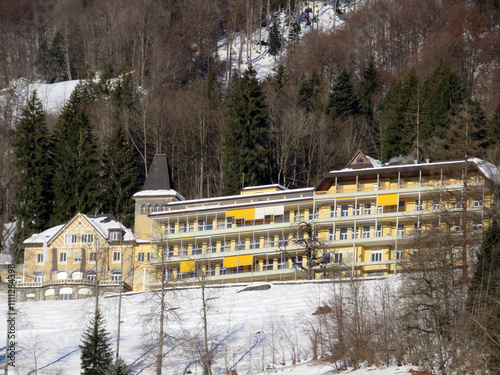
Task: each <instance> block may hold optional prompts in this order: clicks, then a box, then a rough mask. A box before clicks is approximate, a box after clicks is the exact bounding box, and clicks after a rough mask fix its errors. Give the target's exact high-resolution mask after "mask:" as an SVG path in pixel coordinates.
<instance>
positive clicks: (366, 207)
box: [363, 202, 372, 215]
mask: <svg viewBox="0 0 500 375" xmlns="http://www.w3.org/2000/svg"><path fill="white" fill-rule="evenodd" d="M371 213H372V204H371V203H370V202H366V203H365V204H364V205H363V215H370V214H371Z"/></svg>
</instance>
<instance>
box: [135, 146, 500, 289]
mask: <svg viewBox="0 0 500 375" xmlns="http://www.w3.org/2000/svg"><path fill="white" fill-rule="evenodd" d="M498 175H499V174H498V169H497V168H496V167H495V166H493V165H491V164H489V163H486V162H484V161H482V160H480V159H471V160H470V161H469V162H467V163H465V162H464V161H450V162H438V163H414V164H406V165H384V164H382V163H380V162H379V161H377V160H375V159H372V158H370V157H368V156H367V155H365V154H364V153H362V152H361V151H359V152H358V153H357V154H356V156H355V157H354V158H353V159H352V160H351V162H350V163H349V164H348V165H347V167H346V168H345V169H342V170H338V171H332V172H330V173H328V174H327V176H326V177H325V178H324V179H323V181H322V182H321V183H320V184H319V185H318V186H317V187H316V188H306V189H293V190H289V189H287V188H285V187H283V186H280V185H267V186H256V187H248V188H245V189H243V190H242V191H241V194H240V195H235V196H226V197H217V198H207V199H197V200H184V199H183V198H182V197H181V196H179V195H177V193H176V192H175V191H172V190H163V191H160V190H158V191H157V194H155V193H154V190H153V191H151V190H150V191H143V192H140V193H138V194H136V195H135V199H136V213H137V215H136V228H143V229H142V230H143V231H147V230H146V229H144V228H146V227H148V228H150V230H149V231H147V232H148V236H147V238H145V239H147V243H143V244H142V246H144V251H146V248H147V250H148V252H149V253H150V254H151V259H150V263H149V264H148V265H147V266H145V268H144V273H145V274H146V267H147V268H148V271H147V274H148V277H147V279H148V281H147V282H146V284H148V285H149V286H151V287H155V286H158V285H161V283H162V281H165V280H168V281H169V283H173V284H175V283H196V282H199V281H200V280H202V279H205V277H206V278H207V279H208V280H209V282H212V283H224V282H240V281H241V282H250V281H270V280H285V279H288V280H289V279H298V278H305V277H306V272H305V271H304V268H306V269H308V268H309V267H312V268H314V273H315V277H325V276H326V277H328V276H329V273H330V271H333V270H336V271H341V272H343V273H350V274H354V275H363V276H366V275H375V274H376V275H380V274H388V273H395V272H397V271H398V267H399V266H400V265H403V264H405V263H407V262H408V261H409V260H410V259H411V257H412V253H413V251H414V250H413V249H412V245H411V241H410V240H409V239H410V238H411V237H412V235H413V234H419V233H422V232H425V231H430V230H438V229H439V230H442V231H449V232H450V233H454V235H456V236H459V235H460V233H462V231H463V230H467V231H468V232H470V234H469V236H468V243H469V244H468V245H467V246H468V247H469V248H470V247H471V246H477V245H478V243H479V242H478V241H480V238H481V233H482V230H483V226H484V225H485V222H487V215H486V211H487V210H488V209H489V207H491V205H492V199H493V198H492V190H493V189H492V185H491V184H490V183H491V182H495V179H496V178H497V176H498ZM162 194H163V195H162ZM464 212H466V213H467V215H466V216H464ZM306 224H310V225H311V226H312V228H313V229H314V232H315V233H316V235H317V239H318V242H317V243H316V245H315V246H317V247H318V253H319V255H320V256H321V259H322V261H321V264H320V263H319V262H318V263H317V264H311V265H308V264H307V257H306V248H305V247H304V241H303V235H304V234H303V230H302V229H303V227H304V225H306ZM139 237H140V236H139ZM455 251H456V252H457V255H458V254H459V253H460V252H461V250H460V249H459V248H458V247H457V249H456V250H455ZM472 253H474V252H470V254H469V255H472ZM464 261H467V257H466V256H464V258H463V259H462V262H464Z"/></svg>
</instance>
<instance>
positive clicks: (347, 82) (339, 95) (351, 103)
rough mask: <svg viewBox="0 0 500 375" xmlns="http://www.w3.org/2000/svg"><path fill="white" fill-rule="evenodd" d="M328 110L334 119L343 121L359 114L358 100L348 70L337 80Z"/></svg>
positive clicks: (341, 73) (342, 71)
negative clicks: (337, 118)
mask: <svg viewBox="0 0 500 375" xmlns="http://www.w3.org/2000/svg"><path fill="white" fill-rule="evenodd" d="M328 108H329V110H330V112H331V113H332V114H333V116H334V117H340V118H343V119H344V118H346V117H348V116H350V115H356V114H358V113H359V104H358V99H357V97H356V94H355V92H354V86H353V84H352V82H351V75H350V74H349V71H348V70H347V69H346V68H343V69H342V70H341V71H340V73H339V74H338V76H337V78H336V79H335V83H334V85H333V87H332V91H331V92H330V97H329V102H328Z"/></svg>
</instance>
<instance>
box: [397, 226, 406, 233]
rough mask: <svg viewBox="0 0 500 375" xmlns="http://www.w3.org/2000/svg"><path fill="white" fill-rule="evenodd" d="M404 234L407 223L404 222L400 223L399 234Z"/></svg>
mask: <svg viewBox="0 0 500 375" xmlns="http://www.w3.org/2000/svg"><path fill="white" fill-rule="evenodd" d="M403 234H405V225H404V224H399V225H398V235H399V236H402V235H403Z"/></svg>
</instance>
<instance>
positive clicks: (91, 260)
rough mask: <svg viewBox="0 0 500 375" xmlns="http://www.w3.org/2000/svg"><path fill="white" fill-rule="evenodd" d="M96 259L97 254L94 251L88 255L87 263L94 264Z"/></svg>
mask: <svg viewBox="0 0 500 375" xmlns="http://www.w3.org/2000/svg"><path fill="white" fill-rule="evenodd" d="M96 259H97V253H96V252H95V251H91V252H90V253H89V263H95V262H96Z"/></svg>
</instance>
